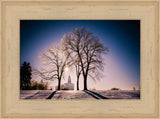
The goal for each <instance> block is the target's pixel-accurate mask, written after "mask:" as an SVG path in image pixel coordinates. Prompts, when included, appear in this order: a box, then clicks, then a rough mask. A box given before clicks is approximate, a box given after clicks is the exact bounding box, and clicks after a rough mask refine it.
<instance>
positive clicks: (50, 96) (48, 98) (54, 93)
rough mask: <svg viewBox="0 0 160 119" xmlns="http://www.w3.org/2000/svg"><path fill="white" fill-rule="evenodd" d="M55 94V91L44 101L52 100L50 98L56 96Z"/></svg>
mask: <svg viewBox="0 0 160 119" xmlns="http://www.w3.org/2000/svg"><path fill="white" fill-rule="evenodd" d="M56 92H57V91H53V93H52V94H50V96H48V98H46V99H52V97H53V96H54V95H55V94H56Z"/></svg>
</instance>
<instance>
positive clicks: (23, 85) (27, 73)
mask: <svg viewBox="0 0 160 119" xmlns="http://www.w3.org/2000/svg"><path fill="white" fill-rule="evenodd" d="M31 72H32V69H31V66H30V63H29V62H24V63H23V64H22V65H21V68H20V89H21V90H29V89H30V86H31V82H30V81H31Z"/></svg>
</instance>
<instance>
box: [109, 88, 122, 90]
mask: <svg viewBox="0 0 160 119" xmlns="http://www.w3.org/2000/svg"><path fill="white" fill-rule="evenodd" d="M111 90H120V89H119V88H111Z"/></svg>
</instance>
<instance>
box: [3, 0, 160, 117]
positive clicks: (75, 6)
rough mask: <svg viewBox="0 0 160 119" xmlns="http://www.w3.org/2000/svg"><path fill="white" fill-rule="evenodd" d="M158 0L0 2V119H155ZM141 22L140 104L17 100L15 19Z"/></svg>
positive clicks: (16, 35) (157, 75) (156, 100)
mask: <svg viewBox="0 0 160 119" xmlns="http://www.w3.org/2000/svg"><path fill="white" fill-rule="evenodd" d="M159 5H160V1H159V0H154V1H153V0H146V1H136V0H134V1H133V0H132V1H131V0H126V1H124V0H119V1H115V0H113V1H109V0H103V1H96V0H93V1H87V0H83V1H78V0H74V1H69V0H60V1H55V0H48V1H45V0H41V1H38V0H34V1H33V0H28V1H24V0H16V1H14V0H2V1H1V43H0V44H1V54H0V55H1V93H0V96H1V98H0V100H1V108H0V109H1V110H0V112H1V117H2V118H13V117H14V118H97V119H98V118H152V119H153V118H154V119H155V118H157V119H159V101H160V100H159V74H160V72H159V66H160V64H159V33H160V30H159V28H160V25H159ZM22 19H23V20H24V19H28V20H29V19H30V20H31V19H37V20H38V19H51V20H54V19H59V20H61V19H63V20H65V19H75V20H76V19H79V20H83V19H94V20H95V19H104V20H108V19H114V20H119V19H122V20H123V19H138V20H141V99H140V100H98V101H94V100H92V101H87V100H56V101H53V100H20V99H19V95H20V93H19V71H20V70H19V68H20V46H19V45H20V37H19V33H20V20H22Z"/></svg>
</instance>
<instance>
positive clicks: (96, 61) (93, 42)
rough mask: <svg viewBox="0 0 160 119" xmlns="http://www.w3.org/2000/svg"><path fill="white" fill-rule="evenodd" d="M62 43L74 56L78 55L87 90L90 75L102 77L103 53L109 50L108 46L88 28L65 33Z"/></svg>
mask: <svg viewBox="0 0 160 119" xmlns="http://www.w3.org/2000/svg"><path fill="white" fill-rule="evenodd" d="M62 44H63V45H64V46H65V48H66V50H67V51H69V52H70V53H71V52H72V54H71V56H72V57H78V60H79V61H78V63H80V64H78V66H80V67H81V70H82V74H83V78H84V90H87V79H88V77H90V78H92V79H94V80H96V79H99V78H100V77H101V76H100V75H99V74H100V72H101V71H103V59H102V55H103V54H105V53H106V52H107V51H109V50H108V48H107V47H104V46H103V44H102V43H101V42H100V39H99V38H98V37H95V36H94V35H93V33H92V32H90V31H88V30H87V29H86V28H76V29H75V30H74V31H73V32H71V33H69V34H65V35H64V36H63V38H62ZM76 59H77V58H76Z"/></svg>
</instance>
